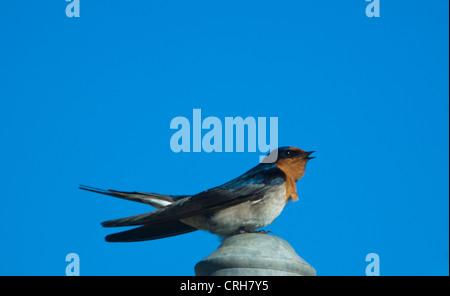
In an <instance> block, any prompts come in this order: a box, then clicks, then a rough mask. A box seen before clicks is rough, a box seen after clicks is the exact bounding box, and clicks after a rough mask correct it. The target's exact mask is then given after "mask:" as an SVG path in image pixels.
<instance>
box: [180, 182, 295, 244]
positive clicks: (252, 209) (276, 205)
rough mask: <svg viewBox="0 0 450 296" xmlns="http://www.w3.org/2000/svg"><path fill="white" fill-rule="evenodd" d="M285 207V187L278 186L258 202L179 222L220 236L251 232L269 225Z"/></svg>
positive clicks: (250, 202)
mask: <svg viewBox="0 0 450 296" xmlns="http://www.w3.org/2000/svg"><path fill="white" fill-rule="evenodd" d="M285 205H286V186H285V185H284V184H280V185H278V186H274V187H273V189H271V190H270V191H268V192H267V193H266V194H265V195H264V198H262V199H260V200H258V201H248V202H244V203H241V204H238V205H236V206H232V207H229V208H226V209H223V210H220V211H217V212H215V213H211V214H209V215H202V216H196V217H192V218H188V219H183V220H181V221H182V222H184V223H186V224H189V225H191V226H193V227H196V228H198V229H203V230H207V231H210V232H212V233H214V234H218V235H221V236H229V235H232V234H235V233H236V232H238V231H239V230H240V229H242V230H248V231H253V230H256V229H259V228H262V227H265V226H267V225H269V224H271V223H272V222H273V221H274V220H275V219H276V218H277V217H278V216H279V215H280V214H281V212H282V211H283V208H284V206H285Z"/></svg>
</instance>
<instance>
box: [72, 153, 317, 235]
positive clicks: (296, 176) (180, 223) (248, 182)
mask: <svg viewBox="0 0 450 296" xmlns="http://www.w3.org/2000/svg"><path fill="white" fill-rule="evenodd" d="M313 152H314V151H309V152H307V151H304V150H302V149H299V148H295V147H280V148H278V149H276V153H277V154H276V155H277V158H276V161H275V162H272V163H269V162H265V159H267V158H268V156H269V155H270V154H268V156H266V158H265V159H264V160H263V161H262V162H261V163H259V164H258V165H257V166H255V167H254V168H252V169H250V170H249V171H247V172H246V173H244V174H243V175H241V176H239V177H237V178H235V179H233V180H231V181H229V182H227V183H225V184H223V185H220V186H217V187H214V188H211V189H208V190H205V191H203V192H200V193H198V194H195V195H163V194H157V193H145V192H136V191H134V192H126V191H116V190H103V189H98V188H94V187H89V186H84V185H80V187H79V188H80V189H83V190H87V191H91V192H95V193H101V194H105V195H109V196H114V197H118V198H122V199H126V200H131V201H135V202H140V203H144V204H148V205H151V206H153V207H155V208H156V209H157V210H155V211H152V212H149V213H145V214H141V215H136V216H131V217H126V218H120V219H114V220H109V221H105V222H103V223H101V224H102V226H104V227H122V226H138V227H136V228H133V229H131V230H126V231H123V232H118V233H114V234H110V235H108V236H106V237H105V240H106V241H108V242H136V241H146V240H154V239H160V238H165V237H170V236H174V235H179V234H184V233H188V232H192V231H196V230H206V231H209V232H211V233H213V234H216V235H219V236H221V237H228V236H231V235H235V234H238V233H247V232H258V231H257V230H258V229H260V228H263V227H265V226H267V225H270V224H271V223H272V222H273V221H274V220H275V219H276V218H277V217H278V216H279V215H280V214H281V212H282V210H283V209H284V207H285V206H286V204H287V203H288V201H297V200H298V196H297V186H296V184H297V181H298V180H300V179H301V178H302V177H303V175H304V173H305V167H306V163H307V162H308V161H309V160H311V159H313V158H314V157H311V156H310V155H311V153H313Z"/></svg>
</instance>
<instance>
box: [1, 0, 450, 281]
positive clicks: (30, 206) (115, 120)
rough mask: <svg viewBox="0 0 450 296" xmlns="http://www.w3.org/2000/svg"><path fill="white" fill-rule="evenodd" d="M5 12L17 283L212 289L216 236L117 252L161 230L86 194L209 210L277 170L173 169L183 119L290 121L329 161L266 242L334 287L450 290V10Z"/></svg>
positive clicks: (6, 148)
mask: <svg viewBox="0 0 450 296" xmlns="http://www.w3.org/2000/svg"><path fill="white" fill-rule="evenodd" d="M380 2H381V7H380V8H381V17H380V18H368V17H367V16H366V15H365V7H366V5H367V4H368V2H365V1H363V0H360V1H282V2H280V3H278V2H277V3H275V2H273V1H220V2H218V1H144V0H141V1H132V2H130V3H128V2H124V1H85V0H81V1H80V4H81V7H80V8H81V10H80V17H79V18H68V17H66V15H65V7H66V5H67V4H68V2H65V1H63V0H59V1H28V2H27V3H24V2H20V1H6V2H5V3H3V4H2V9H1V11H0V33H1V36H2V38H1V39H2V46H1V47H0V86H1V87H0V115H1V116H0V141H1V142H0V143H1V145H0V180H1V181H0V182H1V185H2V194H1V198H0V220H1V224H0V225H1V226H0V236H1V239H2V243H1V244H0V252H1V256H0V275H64V274H65V268H66V265H67V262H65V256H66V255H67V254H68V253H72V252H74V253H77V254H78V255H79V256H80V273H81V274H82V275H193V274H194V265H195V263H196V262H198V261H200V260H201V259H203V258H204V257H206V256H207V255H208V254H210V253H211V252H213V251H214V250H215V249H216V248H217V247H218V245H219V240H218V239H217V238H216V237H215V236H213V235H210V234H208V233H204V232H195V233H191V234H186V235H183V236H178V237H172V238H167V239H163V240H157V241H150V242H143V243H131V244H111V243H106V242H105V241H104V236H105V235H106V234H109V233H111V232H112V231H111V230H110V229H104V228H102V227H101V226H100V222H101V221H105V220H108V219H113V218H119V217H125V216H127V215H134V214H139V213H143V212H146V211H149V210H150V209H149V208H148V207H146V206H145V205H142V204H134V203H132V202H129V201H123V200H117V199H114V198H112V197H107V196H99V195H95V194H93V193H88V192H83V191H81V190H79V189H77V187H78V185H79V184H86V185H91V186H96V187H100V188H106V189H108V188H111V189H118V190H138V191H148V192H158V193H166V194H193V193H197V192H200V191H202V190H205V189H208V188H210V187H213V186H216V185H220V184H222V183H224V182H226V181H228V180H230V179H232V178H234V177H236V176H238V175H240V174H241V173H243V172H245V171H247V170H248V169H250V168H251V167H253V166H255V165H256V164H257V163H258V160H259V155H260V154H261V153H258V152H257V153H250V152H243V153H236V152H235V153H205V152H201V153H178V154H177V153H174V152H172V150H171V149H170V138H171V136H172V134H173V133H174V130H170V128H169V125H170V121H171V120H172V119H173V118H174V117H176V116H184V117H187V118H189V119H191V118H192V110H193V109H194V108H200V109H201V110H202V116H204V117H207V116H215V117H218V118H220V119H222V120H223V119H224V118H225V117H227V116H231V117H236V116H241V117H244V118H245V117H247V116H252V117H255V118H257V117H278V142H279V144H280V146H296V147H299V148H303V149H305V150H316V151H317V153H316V156H317V158H316V159H314V160H313V161H311V162H310V163H309V165H308V167H307V172H306V174H305V176H304V178H303V179H302V180H301V181H299V183H298V193H299V199H300V200H299V201H298V202H296V203H290V204H289V205H288V206H287V207H286V208H285V210H284V212H283V213H282V215H281V216H280V217H279V218H278V219H277V220H276V221H275V222H274V223H273V224H272V225H271V226H269V227H267V228H266V230H271V231H272V232H273V233H274V234H275V235H277V236H279V237H282V238H283V239H285V240H287V241H288V242H289V243H290V244H291V245H292V246H293V247H294V248H295V249H296V251H297V252H298V254H299V255H300V256H302V257H303V258H304V259H305V260H306V261H307V262H309V263H310V264H311V265H312V266H313V267H314V268H315V269H316V270H317V274H318V275H364V274H365V273H364V272H365V267H366V265H367V262H365V257H366V255H367V254H368V253H377V254H378V255H379V256H380V273H381V275H422V274H423V275H448V271H449V266H448V262H449V185H448V184H449V183H448V177H449V176H448V175H449V167H448V164H449V158H448V152H449V138H448V132H449V131H448V123H449V113H448V110H449V106H448V95H449V87H448V79H449V77H448V76H449V69H448V65H449V61H448V52H449V47H448V46H449V41H448V33H449V32H448V20H449V19H448V1H426V2H424V1H414V0H413V1H383V0H381V1H380Z"/></svg>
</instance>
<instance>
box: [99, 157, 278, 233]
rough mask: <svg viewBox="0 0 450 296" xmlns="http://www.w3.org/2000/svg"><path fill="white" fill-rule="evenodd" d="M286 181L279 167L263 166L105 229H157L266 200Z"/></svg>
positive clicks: (107, 223)
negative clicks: (146, 226) (172, 223)
mask: <svg viewBox="0 0 450 296" xmlns="http://www.w3.org/2000/svg"><path fill="white" fill-rule="evenodd" d="M267 166H270V167H267ZM285 178H286V177H285V175H284V173H283V172H282V171H281V170H280V169H279V168H278V167H276V166H275V165H273V164H260V165H258V166H256V167H255V168H253V169H252V170H250V171H248V172H247V173H245V174H244V175H242V176H241V177H238V178H236V179H234V180H232V181H230V182H228V183H225V184H223V185H222V186H218V187H215V188H212V189H209V190H206V191H203V192H201V193H199V194H196V195H193V196H191V197H188V198H184V199H181V200H179V201H177V202H175V203H173V204H172V205H169V206H167V207H165V208H163V209H160V210H157V211H154V212H150V213H146V214H141V215H136V216H132V217H127V218H121V219H115V220H110V221H105V222H103V223H102V225H103V226H104V227H119V226H135V225H144V224H145V225H155V224H160V223H167V222H171V221H175V220H180V219H183V218H188V217H192V216H196V215H200V214H206V213H210V212H214V211H218V210H221V209H224V208H228V207H231V206H234V205H237V204H240V203H243V202H246V201H255V200H259V199H262V198H263V197H264V194H265V192H266V191H267V189H268V187H270V186H274V185H279V184H281V183H282V182H284V181H285Z"/></svg>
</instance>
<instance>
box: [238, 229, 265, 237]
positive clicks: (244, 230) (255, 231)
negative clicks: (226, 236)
mask: <svg viewBox="0 0 450 296" xmlns="http://www.w3.org/2000/svg"><path fill="white" fill-rule="evenodd" d="M244 233H261V234H269V233H272V231H266V230H262V229H261V230H248V229H246V228H239V229H238V230H237V231H236V232H235V233H234V235H236V234H244Z"/></svg>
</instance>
